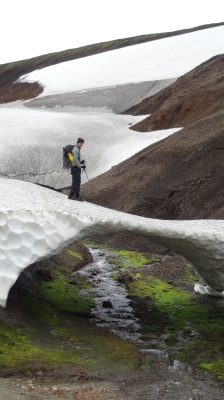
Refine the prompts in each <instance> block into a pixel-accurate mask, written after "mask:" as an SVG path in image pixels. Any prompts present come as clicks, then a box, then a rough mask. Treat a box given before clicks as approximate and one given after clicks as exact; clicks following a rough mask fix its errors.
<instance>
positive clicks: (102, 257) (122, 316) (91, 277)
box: [79, 248, 140, 343]
mask: <svg viewBox="0 0 224 400" xmlns="http://www.w3.org/2000/svg"><path fill="white" fill-rule="evenodd" d="M89 250H90V251H91V253H92V256H93V262H92V263H90V264H88V265H87V266H86V267H84V268H82V270H80V271H79V274H80V275H83V276H85V277H86V276H87V277H88V281H89V282H90V283H91V284H92V286H93V288H92V289H91V290H89V289H88V293H91V294H92V295H93V299H94V302H95V304H96V307H95V308H94V309H93V310H92V315H93V317H94V323H95V324H97V325H98V326H102V327H104V328H108V329H109V330H111V331H112V332H114V333H115V334H116V335H118V336H120V337H122V338H123V339H126V340H130V341H133V342H135V343H136V341H138V340H139V338H140V334H139V333H138V330H139V324H138V321H137V319H136V318H135V316H134V311H133V309H132V307H131V305H130V299H128V292H127V289H126V286H125V285H122V284H120V283H119V282H117V280H116V279H114V278H113V276H112V275H113V273H115V272H116V273H117V267H116V266H115V265H113V264H111V263H108V262H107V260H106V254H105V253H103V252H102V250H99V249H91V248H90V249H89ZM83 291H84V292H85V290H83Z"/></svg>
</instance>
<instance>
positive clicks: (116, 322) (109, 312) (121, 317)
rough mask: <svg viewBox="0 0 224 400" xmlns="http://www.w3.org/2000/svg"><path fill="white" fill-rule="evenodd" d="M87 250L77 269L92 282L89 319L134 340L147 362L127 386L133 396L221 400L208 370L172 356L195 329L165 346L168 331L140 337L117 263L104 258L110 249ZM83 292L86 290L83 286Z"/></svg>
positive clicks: (219, 392) (221, 394) (135, 398)
mask: <svg viewBox="0 0 224 400" xmlns="http://www.w3.org/2000/svg"><path fill="white" fill-rule="evenodd" d="M89 250H90V251H91V253H92V256H93V262H92V263H90V264H88V265H87V266H86V267H84V268H83V269H82V270H79V272H78V273H79V274H80V275H82V276H85V277H86V278H87V279H88V281H89V282H90V283H91V284H92V286H93V288H92V289H88V290H87V291H88V293H91V294H92V295H93V298H94V302H95V304H96V307H95V308H94V309H93V310H92V319H91V321H92V322H93V323H94V324H96V325H97V326H99V327H103V328H107V329H108V330H110V331H112V332H113V333H114V334H116V335H117V336H119V337H121V338H122V339H124V340H126V341H129V342H131V343H133V344H134V345H135V346H136V347H137V348H138V349H139V350H140V351H141V353H142V354H143V356H144V360H145V362H144V363H145V365H148V367H147V368H146V370H145V371H142V377H141V379H139V383H138V384H137V385H136V383H135V384H134V382H133V384H134V386H133V387H132V388H131V387H130V391H131V393H132V396H133V395H134V400H140V399H144V400H146V399H147V400H148V399H153V400H155V399H160V398H161V399H166V400H171V399H172V400H174V399H178V400H181V399H186V400H221V399H222V398H223V388H222V385H221V387H220V386H219V384H218V383H217V382H216V381H215V380H214V379H213V377H212V376H211V374H209V372H208V371H205V370H201V369H195V368H194V367H193V366H192V365H190V364H189V363H186V362H181V361H179V360H177V359H176V358H175V357H173V354H174V353H175V351H176V350H178V348H179V346H183V345H184V343H187V342H188V341H189V340H194V332H192V339H191V338H190V339H187V340H186V336H185V337H184V336H183V335H182V332H181V331H180V332H179V335H178V340H177V342H176V343H175V344H174V345H172V346H167V339H168V338H169V334H160V335H157V334H156V333H155V334H154V335H153V334H152V335H151V336H150V337H149V338H148V339H146V338H143V337H142V336H141V334H140V328H141V327H140V324H139V321H138V320H137V318H136V317H135V315H134V310H133V308H132V306H131V301H130V299H129V297H128V291H127V289H126V285H125V284H120V283H119V282H118V281H117V280H116V279H114V274H117V272H118V267H117V266H116V265H114V264H113V263H110V262H107V256H108V255H110V252H109V251H108V250H102V249H93V248H89ZM119 270H122V269H119ZM83 293H84V294H85V293H86V289H85V290H83ZM195 334H196V333H195ZM148 368H149V369H148ZM144 376H145V378H144ZM146 376H147V378H146ZM139 378H140V376H139ZM145 379H146V380H145ZM138 385H139V386H138ZM134 393H135V394H134Z"/></svg>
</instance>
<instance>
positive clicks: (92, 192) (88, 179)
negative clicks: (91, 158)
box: [83, 168, 93, 194]
mask: <svg viewBox="0 0 224 400" xmlns="http://www.w3.org/2000/svg"><path fill="white" fill-rule="evenodd" d="M83 169H84V171H85V174H86V177H87V180H88V182H89V186H90V189H91V192H92V194H93V189H92V185H91V183H90V180H89V177H88V175H87V172H86V168H83Z"/></svg>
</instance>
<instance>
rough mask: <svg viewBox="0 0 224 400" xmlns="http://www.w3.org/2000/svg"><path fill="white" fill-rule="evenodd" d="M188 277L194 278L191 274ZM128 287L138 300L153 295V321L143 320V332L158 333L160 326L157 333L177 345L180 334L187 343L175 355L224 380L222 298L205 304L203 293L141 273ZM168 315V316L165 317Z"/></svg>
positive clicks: (151, 298) (223, 311)
mask: <svg viewBox="0 0 224 400" xmlns="http://www.w3.org/2000/svg"><path fill="white" fill-rule="evenodd" d="M186 276H188V279H190V280H191V274H190V275H188V274H186ZM128 290H129V295H130V296H134V297H138V298H139V299H147V298H150V300H151V301H152V303H153V304H154V306H155V307H154V308H153V307H152V308H151V309H152V311H153V315H152V318H151V319H152V324H150V322H149V324H148V325H146V323H144V324H143V325H142V333H144V334H146V333H147V332H152V331H153V332H155V331H156V329H157V334H158V336H160V335H161V334H163V333H166V334H169V337H170V339H171V340H170V342H169V340H168V341H166V343H167V345H170V346H172V345H173V344H174V345H175V344H176V343H177V342H178V335H181V336H182V337H183V338H184V339H185V345H184V347H183V348H182V349H180V350H179V351H178V352H176V356H177V357H179V359H181V360H182V361H190V362H191V363H193V364H195V365H197V366H200V367H202V368H206V369H208V370H210V371H212V372H213V373H214V374H216V376H218V377H219V378H220V379H224V345H223V335H224V325H223V316H224V310H223V307H219V303H221V304H223V301H222V300H214V301H216V302H215V303H213V304H212V305H206V304H203V302H200V299H201V297H200V295H198V294H196V293H190V292H188V291H187V290H183V289H181V288H179V287H177V286H173V285H171V284H168V283H165V282H163V281H161V280H159V279H157V278H155V277H153V276H144V277H141V276H139V275H138V279H137V280H136V281H134V282H130V283H129V284H128ZM214 307H215V308H214ZM217 307H218V308H219V312H217ZM149 311H150V310H149ZM156 314H158V318H157V319H156ZM165 315H166V316H167V317H168V318H164V316H165ZM155 321H156V325H155ZM195 338H196V339H195ZM193 339H194V340H193Z"/></svg>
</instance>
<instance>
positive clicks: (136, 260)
mask: <svg viewBox="0 0 224 400" xmlns="http://www.w3.org/2000/svg"><path fill="white" fill-rule="evenodd" d="M119 254H120V255H121V256H123V257H124V259H125V260H126V262H125V263H124V266H130V267H132V268H133V267H137V268H141V267H143V266H144V265H148V264H153V263H154V262H159V261H160V258H158V257H153V256H152V257H151V258H147V257H145V256H144V255H143V254H142V253H137V252H136V251H128V250H121V251H119Z"/></svg>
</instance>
